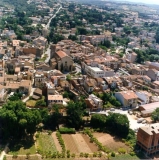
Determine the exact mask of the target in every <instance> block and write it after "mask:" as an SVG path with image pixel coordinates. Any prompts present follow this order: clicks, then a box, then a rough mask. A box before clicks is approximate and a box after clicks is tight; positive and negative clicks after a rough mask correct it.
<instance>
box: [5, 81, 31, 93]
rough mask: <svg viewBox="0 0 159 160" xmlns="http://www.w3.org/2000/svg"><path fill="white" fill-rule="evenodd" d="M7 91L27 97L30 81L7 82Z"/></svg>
mask: <svg viewBox="0 0 159 160" xmlns="http://www.w3.org/2000/svg"><path fill="white" fill-rule="evenodd" d="M5 88H6V90H7V91H10V92H18V91H19V92H20V93H21V94H25V95H29V94H30V91H31V81H30V80H22V81H20V82H13V81H7V82H6V86H5Z"/></svg>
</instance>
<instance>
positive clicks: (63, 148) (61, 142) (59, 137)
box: [56, 131, 66, 154]
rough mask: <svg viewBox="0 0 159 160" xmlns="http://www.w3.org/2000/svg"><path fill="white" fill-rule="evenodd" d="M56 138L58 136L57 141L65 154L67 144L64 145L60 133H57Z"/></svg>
mask: <svg viewBox="0 0 159 160" xmlns="http://www.w3.org/2000/svg"><path fill="white" fill-rule="evenodd" d="M56 136H57V139H58V141H59V143H60V145H61V147H62V153H64V154H65V151H66V147H65V143H64V140H63V139H62V136H61V134H60V132H59V131H57V132H56Z"/></svg>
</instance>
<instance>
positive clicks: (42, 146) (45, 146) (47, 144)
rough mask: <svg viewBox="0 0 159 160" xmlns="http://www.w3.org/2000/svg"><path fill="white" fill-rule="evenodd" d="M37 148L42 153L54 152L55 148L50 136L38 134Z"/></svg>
mask: <svg viewBox="0 0 159 160" xmlns="http://www.w3.org/2000/svg"><path fill="white" fill-rule="evenodd" d="M37 148H38V149H39V150H40V151H42V152H51V153H53V152H56V151H57V150H56V146H55V144H54V140H53V138H52V136H51V135H48V133H40V134H39V137H38V138H37Z"/></svg>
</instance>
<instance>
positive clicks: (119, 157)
mask: <svg viewBox="0 0 159 160" xmlns="http://www.w3.org/2000/svg"><path fill="white" fill-rule="evenodd" d="M111 159H112V160H123V159H128V160H140V159H145V156H144V155H143V154H142V153H139V154H136V155H134V156H131V155H130V154H122V155H116V157H111Z"/></svg>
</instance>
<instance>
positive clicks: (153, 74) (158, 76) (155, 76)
mask: <svg viewBox="0 0 159 160" xmlns="http://www.w3.org/2000/svg"><path fill="white" fill-rule="evenodd" d="M147 76H148V77H149V78H151V80H152V81H158V80H159V71H158V70H156V69H149V70H148V71H147Z"/></svg>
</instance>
